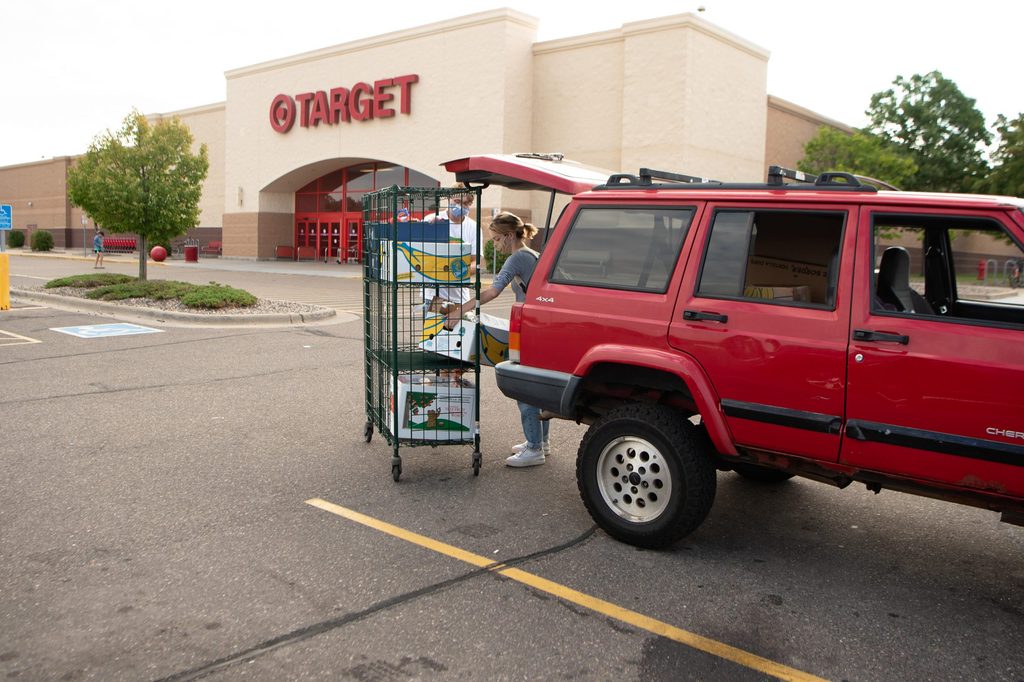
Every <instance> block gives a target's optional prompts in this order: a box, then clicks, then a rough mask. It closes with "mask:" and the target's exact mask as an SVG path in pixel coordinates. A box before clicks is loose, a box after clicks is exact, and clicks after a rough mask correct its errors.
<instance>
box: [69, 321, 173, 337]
mask: <svg viewBox="0 0 1024 682" xmlns="http://www.w3.org/2000/svg"><path fill="white" fill-rule="evenodd" d="M50 331H54V332H60V333H61V334H70V335H71V336H77V337H78V338H80V339H99V338H102V337H104V336H131V335H132V334H156V333H159V332H162V331H163V329H153V328H152V327H143V326H141V325H137V324H128V323H127V322H119V323H116V324H90V325H87V326H84V327H50Z"/></svg>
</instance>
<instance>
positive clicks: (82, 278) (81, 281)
mask: <svg viewBox="0 0 1024 682" xmlns="http://www.w3.org/2000/svg"><path fill="white" fill-rule="evenodd" d="M134 281H135V278H134V277H131V276H129V275H115V274H114V273H112V272H110V273H107V272H101V273H97V274H90V275H71V276H70V277H61V278H60V279H51V280H50V281H49V282H47V283H46V284H44V285H43V286H44V287H45V288H47V289H56V288H57V287H79V288H82V289H92V288H94V287H105V286H109V285H111V284H125V283H127V282H134Z"/></svg>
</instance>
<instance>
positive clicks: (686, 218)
mask: <svg viewBox="0 0 1024 682" xmlns="http://www.w3.org/2000/svg"><path fill="white" fill-rule="evenodd" d="M694 212H695V209H694V208H693V207H678V208H606V207H589V208H587V207H585V208H582V209H580V210H579V212H578V213H577V214H576V217H575V219H574V220H573V223H572V226H571V227H570V228H569V233H568V235H566V238H565V242H564V244H563V245H562V248H561V250H560V251H559V254H558V258H557V260H556V261H555V265H554V269H553V270H552V275H551V281H552V282H557V283H563V284H573V285H583V286H595V287H604V288H612V289H626V290H632V291H648V292H658V293H664V292H665V291H666V289H667V288H668V282H669V280H670V279H671V277H672V272H673V270H674V269H675V266H676V262H677V261H678V259H679V250H680V248H681V247H682V245H683V240H684V239H685V238H686V232H687V230H688V229H689V227H690V222H691V221H692V220H693V215H694Z"/></svg>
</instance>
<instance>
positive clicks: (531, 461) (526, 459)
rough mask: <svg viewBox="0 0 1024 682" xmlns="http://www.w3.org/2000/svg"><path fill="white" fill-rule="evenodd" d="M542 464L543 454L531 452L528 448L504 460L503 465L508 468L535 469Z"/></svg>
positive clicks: (535, 451) (536, 451)
mask: <svg viewBox="0 0 1024 682" xmlns="http://www.w3.org/2000/svg"><path fill="white" fill-rule="evenodd" d="M543 463H544V453H543V452H542V451H540V450H531V449H529V448H527V449H526V450H522V451H521V452H517V453H516V454H514V455H512V456H511V457H506V458H505V464H506V465H508V466H510V467H535V466H537V465H538V464H543Z"/></svg>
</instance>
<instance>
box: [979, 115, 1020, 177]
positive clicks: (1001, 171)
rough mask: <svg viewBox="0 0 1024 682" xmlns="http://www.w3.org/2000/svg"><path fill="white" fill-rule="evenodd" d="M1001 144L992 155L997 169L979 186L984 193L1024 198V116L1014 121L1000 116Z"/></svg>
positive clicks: (997, 126) (997, 121)
mask: <svg viewBox="0 0 1024 682" xmlns="http://www.w3.org/2000/svg"><path fill="white" fill-rule="evenodd" d="M996 132H997V133H998V134H999V143H998V145H997V146H996V150H995V152H994V153H993V154H992V161H993V163H994V165H995V167H994V168H993V169H992V172H991V173H989V175H988V178H986V179H985V180H984V181H983V182H981V183H980V184H979V189H980V190H981V191H982V192H987V193H989V194H1006V195H1009V196H1011V197H1024V114H1019V115H1018V116H1017V118H1015V119H1013V120H1012V121H1007V120H1006V117H1005V116H1002V115H1000V116H999V117H998V118H997V119H996Z"/></svg>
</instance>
